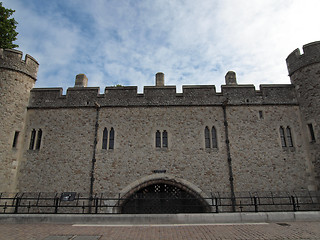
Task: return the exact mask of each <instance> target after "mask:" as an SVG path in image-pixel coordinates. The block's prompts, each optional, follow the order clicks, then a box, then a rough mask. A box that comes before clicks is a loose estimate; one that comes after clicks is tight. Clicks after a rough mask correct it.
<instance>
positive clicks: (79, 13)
mask: <svg viewBox="0 0 320 240" xmlns="http://www.w3.org/2000/svg"><path fill="white" fill-rule="evenodd" d="M29 2H33V4H31V5H30V4H28V1H22V0H10V1H4V5H5V6H6V7H11V8H13V9H16V13H15V17H16V18H17V20H18V22H19V29H18V31H19V32H20V35H19V37H20V38H19V39H20V40H19V44H20V46H21V50H23V51H24V52H26V53H29V54H31V55H33V56H34V57H35V58H37V60H38V61H39V62H40V64H41V65H40V70H39V75H38V76H39V80H38V83H37V85H36V86H37V87H45V86H63V87H64V88H66V87H70V86H73V84H74V77H75V75H76V74H77V73H86V74H87V76H88V78H89V86H100V89H101V90H103V89H104V87H105V86H107V85H108V86H110V85H115V84H122V85H138V86H139V91H142V88H143V85H154V74H155V73H156V72H158V71H162V72H164V73H165V74H166V83H167V84H170V85H177V87H178V89H181V85H186V84H206V85H207V84H211V85H212V84H216V87H217V89H220V85H221V84H224V75H225V74H226V72H227V71H228V70H234V71H236V72H237V75H238V83H246V84H255V85H256V86H258V85H259V84H261V83H289V78H288V77H287V70H286V65H285V58H286V57H287V56H288V55H289V54H290V53H291V52H292V51H293V50H294V49H295V48H297V47H301V46H302V45H303V44H306V43H308V42H311V41H316V40H319V35H318V31H317V29H318V28H319V26H318V25H319V24H318V23H319V22H320V16H319V14H318V12H317V11H318V9H319V8H320V2H319V1H318V0H306V1H299V0H265V1H262V0H261V1H254V0H223V1H222V0H215V1H212V0H199V1H197V2H195V1H193V0H174V1H172V0H154V1H148V0H143V1H115V0H109V1H102V0H93V1H84V0H82V1H78V0H77V1H75V0H72V1H67V2H65V1H60V0H57V1H55V2H54V3H52V4H47V5H46V4H45V3H44V2H42V1H36V0H34V1H29ZM79 6H81V7H79Z"/></svg>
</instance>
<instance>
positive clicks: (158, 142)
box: [156, 130, 161, 148]
mask: <svg viewBox="0 0 320 240" xmlns="http://www.w3.org/2000/svg"><path fill="white" fill-rule="evenodd" d="M156 147H157V148H160V147H161V134H160V131H159V130H157V132H156Z"/></svg>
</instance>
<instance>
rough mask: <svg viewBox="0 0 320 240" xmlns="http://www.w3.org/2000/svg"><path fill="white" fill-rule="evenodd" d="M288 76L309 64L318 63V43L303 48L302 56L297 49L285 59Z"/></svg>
mask: <svg viewBox="0 0 320 240" xmlns="http://www.w3.org/2000/svg"><path fill="white" fill-rule="evenodd" d="M286 62H287V67H288V71H289V76H291V75H292V74H293V73H294V72H295V71H297V70H299V69H301V68H303V67H306V66H308V65H311V64H315V63H320V41H317V42H312V43H309V44H306V45H304V46H303V54H301V53H300V50H299V49H298V48H297V49H296V50H294V51H293V52H292V53H291V54H290V55H289V56H288V57H287V59H286Z"/></svg>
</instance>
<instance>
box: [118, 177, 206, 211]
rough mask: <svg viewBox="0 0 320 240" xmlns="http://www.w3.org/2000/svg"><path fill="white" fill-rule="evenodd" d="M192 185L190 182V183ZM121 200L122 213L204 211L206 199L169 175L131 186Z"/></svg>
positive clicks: (120, 209)
mask: <svg viewBox="0 0 320 240" xmlns="http://www.w3.org/2000/svg"><path fill="white" fill-rule="evenodd" d="M189 185H190V184H189ZM122 199H123V200H122V201H121V202H119V205H118V206H120V208H119V209H118V210H119V211H120V212H121V213H128V214H142V213H143V214H159V213H204V212H209V211H210V206H209V204H208V203H207V202H206V200H205V199H204V198H203V197H202V196H201V195H200V194H199V193H198V192H196V191H195V190H193V189H191V188H190V187H188V186H187V185H185V184H183V183H181V182H178V181H176V180H174V179H169V178H168V177H164V178H156V179H149V180H148V181H145V182H143V183H141V182H140V184H138V185H137V186H135V187H133V188H131V190H129V191H128V192H127V193H126V194H125V195H124V196H123V197H122Z"/></svg>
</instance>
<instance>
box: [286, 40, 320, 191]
mask: <svg viewBox="0 0 320 240" xmlns="http://www.w3.org/2000/svg"><path fill="white" fill-rule="evenodd" d="M286 61H287V66H288V71H289V76H290V79H291V83H292V84H294V85H295V88H296V93H297V98H298V101H299V106H300V112H301V120H302V125H303V127H304V131H303V132H304V133H305V135H304V138H305V139H304V140H305V142H306V146H307V151H308V154H309V158H310V163H309V166H308V167H309V168H310V173H312V174H314V176H311V177H315V179H316V185H317V190H319V189H320V41H318V42H312V43H309V44H306V45H304V46H303V54H301V53H300V51H299V49H296V50H294V51H293V52H292V53H291V54H290V55H289V56H288V57H287V59H286ZM312 190H314V189H312Z"/></svg>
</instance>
